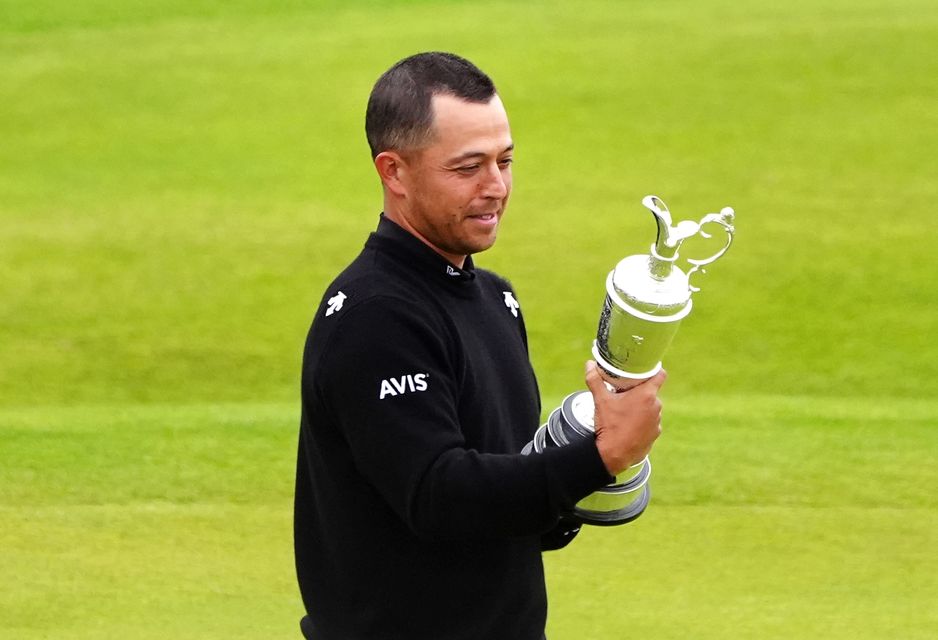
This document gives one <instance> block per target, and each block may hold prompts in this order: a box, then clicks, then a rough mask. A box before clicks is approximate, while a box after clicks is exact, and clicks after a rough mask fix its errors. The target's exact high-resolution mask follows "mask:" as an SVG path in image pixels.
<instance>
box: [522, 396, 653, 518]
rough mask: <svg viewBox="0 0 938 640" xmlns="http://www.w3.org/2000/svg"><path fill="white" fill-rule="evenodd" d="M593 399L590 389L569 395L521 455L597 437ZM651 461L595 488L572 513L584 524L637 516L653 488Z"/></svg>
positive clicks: (643, 462)
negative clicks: (651, 483)
mask: <svg viewBox="0 0 938 640" xmlns="http://www.w3.org/2000/svg"><path fill="white" fill-rule="evenodd" d="M593 412H594V409H593V398H592V394H591V393H590V392H589V391H577V392H574V393H571V394H570V395H568V396H567V397H566V398H565V399H564V401H563V403H562V404H561V406H560V407H558V408H556V409H554V411H553V412H551V414H550V417H549V418H548V419H547V422H545V423H544V424H542V425H541V426H540V427H539V428H538V429H537V431H535V433H534V437H533V438H532V439H531V441H530V442H528V443H527V444H526V445H525V446H524V448H523V449H522V450H521V453H522V455H537V454H540V453H542V452H543V451H544V450H545V449H548V448H553V447H563V446H566V445H568V444H571V443H572V442H574V441H577V440H580V439H582V438H594V437H595V432H594V428H593ZM650 476H651V461H650V460H649V459H648V457H647V456H646V457H645V458H644V459H643V460H642V461H641V462H638V463H636V464H634V465H632V466H631V467H629V468H628V469H625V470H623V471H622V472H621V473H619V474H618V475H617V476H616V478H615V481H614V482H613V483H612V484H608V485H606V486H605V487H603V488H601V489H598V490H597V491H594V492H593V493H591V494H589V495H588V496H586V497H585V498H583V499H582V500H580V501H579V502H577V503H576V505H574V506H573V510H572V512H571V514H570V515H571V516H572V517H573V519H575V520H576V521H578V522H580V523H582V524H592V525H597V526H606V527H611V526H616V525H621V524H626V523H628V522H631V521H632V520H635V519H636V518H638V517H639V516H640V515H641V514H642V513H643V512H644V511H645V508H646V507H647V506H648V502H649V500H650V499H651V491H650V489H649V486H648V480H649V477H650Z"/></svg>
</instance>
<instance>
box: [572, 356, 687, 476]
mask: <svg viewBox="0 0 938 640" xmlns="http://www.w3.org/2000/svg"><path fill="white" fill-rule="evenodd" d="M667 377H668V374H667V373H665V371H664V370H661V371H659V372H658V373H657V374H656V375H654V376H652V377H651V378H649V379H648V380H646V381H644V382H642V383H641V384H639V385H637V386H634V387H632V388H631V389H629V390H627V391H622V392H620V393H617V392H615V391H610V390H609V389H608V388H607V387H606V385H605V384H604V382H603V378H602V375H601V374H600V372H599V367H598V366H597V365H596V363H595V362H594V361H592V360H590V361H589V362H587V363H586V384H587V386H588V387H589V390H590V392H591V393H592V394H593V404H594V405H595V407H596V415H595V418H594V423H595V426H596V448H597V449H599V456H600V457H601V458H602V460H603V463H604V464H605V465H606V470H607V471H608V472H609V475H613V476H614V475H617V474H619V473H620V472H622V471H624V470H625V469H626V468H628V467H630V466H632V465H633V464H636V463H637V462H640V461H641V460H642V459H643V458H644V457H645V456H646V455H648V452H649V451H651V447H652V445H653V444H654V442H655V440H656V439H657V438H658V436H659V435H661V400H659V399H658V389H660V388H661V385H663V384H664V381H665V380H666V379H667Z"/></svg>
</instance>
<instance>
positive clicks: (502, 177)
mask: <svg viewBox="0 0 938 640" xmlns="http://www.w3.org/2000/svg"><path fill="white" fill-rule="evenodd" d="M510 171H511V169H510V168H507V169H502V168H501V167H500V166H499V165H498V163H494V162H493V163H492V164H491V165H489V166H487V167H486V171H485V175H484V176H483V178H482V185H481V192H482V193H481V195H482V197H484V198H493V199H498V200H501V199H502V198H504V197H505V196H507V195H508V189H509V187H510V185H511V173H510Z"/></svg>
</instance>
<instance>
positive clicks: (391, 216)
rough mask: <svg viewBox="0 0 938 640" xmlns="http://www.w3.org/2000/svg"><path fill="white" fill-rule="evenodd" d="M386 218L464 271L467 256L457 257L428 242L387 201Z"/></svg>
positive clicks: (385, 204)
mask: <svg viewBox="0 0 938 640" xmlns="http://www.w3.org/2000/svg"><path fill="white" fill-rule="evenodd" d="M384 217H385V218H387V219H388V220H390V221H391V222H393V223H395V224H396V225H397V226H399V227H400V228H401V229H403V230H404V231H406V232H407V233H409V234H410V235H412V236H414V237H415V238H417V239H418V240H420V241H421V242H422V243H424V244H425V245H427V246H428V247H430V248H431V249H433V250H434V251H436V252H437V253H438V254H440V255H441V256H443V257H444V258H446V259H447V260H448V261H449V262H450V263H452V264H453V265H455V266H457V267H459V268H460V269H462V268H463V265H464V264H466V256H465V255H456V254H453V253H448V252H446V251H444V250H442V249H440V248H439V247H437V246H436V245H434V244H433V243H432V242H430V241H429V240H427V238H426V237H424V235H423V234H421V233H420V232H419V231H418V230H417V229H415V228H414V226H413V225H412V224H411V223H410V221H409V220H408V218H407V216H406V215H404V214H403V213H402V212H401V211H399V210H397V209H396V208H394V207H391V206H389V203H388V202H387V201H385V203H384Z"/></svg>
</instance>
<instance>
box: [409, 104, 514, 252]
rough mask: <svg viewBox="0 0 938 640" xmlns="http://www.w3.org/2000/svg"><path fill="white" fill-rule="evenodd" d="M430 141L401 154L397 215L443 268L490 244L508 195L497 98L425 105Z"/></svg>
mask: <svg viewBox="0 0 938 640" xmlns="http://www.w3.org/2000/svg"><path fill="white" fill-rule="evenodd" d="M432 106H433V112H434V120H433V136H432V138H431V141H430V143H429V144H428V145H427V146H425V147H423V148H422V149H420V150H417V151H413V152H410V153H408V154H406V155H405V156H404V157H405V162H406V165H407V171H406V172H405V175H404V177H403V178H402V181H403V182H404V183H405V186H406V187H407V197H406V204H405V211H403V212H402V213H403V214H404V217H405V218H406V222H407V224H408V225H409V226H410V227H411V229H410V230H411V232H413V233H415V234H416V235H418V236H419V237H420V238H421V239H422V240H423V241H424V242H426V243H427V244H429V245H431V246H432V247H433V248H435V249H436V250H437V251H438V252H439V253H441V254H443V255H444V256H445V257H447V258H448V259H449V260H450V261H451V262H454V263H455V264H458V265H461V264H462V261H463V258H464V257H465V256H466V255H469V254H472V253H477V252H479V251H484V250H485V249H488V248H489V247H491V246H492V245H493V244H494V243H495V235H496V232H497V230H498V223H499V220H501V217H502V215H503V214H504V212H505V206H506V205H507V204H508V195H509V194H510V193H511V161H512V152H513V149H514V144H513V143H512V141H511V130H510V129H509V127H508V115H507V114H506V113H505V108H504V106H502V101H501V100H500V99H499V97H498V96H497V95H496V96H493V97H492V99H491V100H490V101H489V102H487V103H476V102H466V101H465V100H461V99H459V98H455V97H453V96H447V95H438V96H434V97H433V102H432Z"/></svg>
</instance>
